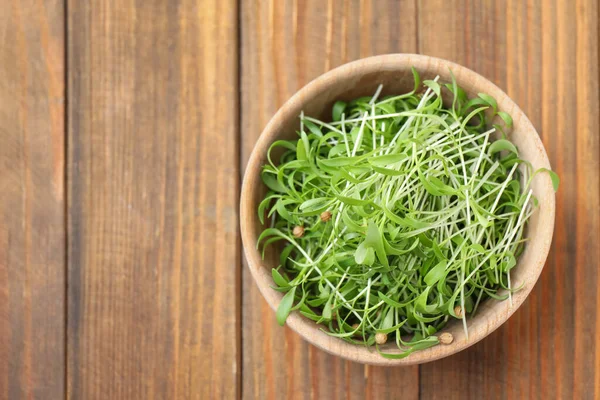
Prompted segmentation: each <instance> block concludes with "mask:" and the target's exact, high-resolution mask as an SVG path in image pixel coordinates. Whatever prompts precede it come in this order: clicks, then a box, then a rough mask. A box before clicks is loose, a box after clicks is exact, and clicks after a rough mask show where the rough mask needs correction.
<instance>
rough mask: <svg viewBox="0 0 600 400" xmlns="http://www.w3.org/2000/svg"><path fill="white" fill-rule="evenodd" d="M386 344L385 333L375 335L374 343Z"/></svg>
mask: <svg viewBox="0 0 600 400" xmlns="http://www.w3.org/2000/svg"><path fill="white" fill-rule="evenodd" d="M385 342H387V333H381V332H379V333H376V334H375V343H377V344H385Z"/></svg>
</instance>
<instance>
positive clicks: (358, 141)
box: [352, 111, 369, 157]
mask: <svg viewBox="0 0 600 400" xmlns="http://www.w3.org/2000/svg"><path fill="white" fill-rule="evenodd" d="M368 115H369V113H368V112H366V111H365V118H363V120H362V122H361V124H360V129H359V130H358V136H357V137H356V143H354V148H353V149H352V157H354V156H355V155H356V150H358V148H359V147H360V145H361V143H362V137H363V132H364V130H365V122H367V120H366V118H367V116H368Z"/></svg>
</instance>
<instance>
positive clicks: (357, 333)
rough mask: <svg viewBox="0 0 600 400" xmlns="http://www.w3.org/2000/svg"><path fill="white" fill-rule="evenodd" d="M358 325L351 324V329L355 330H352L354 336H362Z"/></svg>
mask: <svg viewBox="0 0 600 400" xmlns="http://www.w3.org/2000/svg"><path fill="white" fill-rule="evenodd" d="M359 326H360V325H359V324H352V330H353V331H356V332H354V336H356V337H361V336H362V332H361V331H359V330H358V327H359Z"/></svg>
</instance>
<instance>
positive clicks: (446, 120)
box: [258, 70, 557, 358]
mask: <svg viewBox="0 0 600 400" xmlns="http://www.w3.org/2000/svg"><path fill="white" fill-rule="evenodd" d="M413 75H414V80H415V85H414V90H413V91H411V92H410V93H406V94H403V95H399V96H385V97H381V98H380V97H379V94H380V92H381V87H379V88H378V90H377V92H376V93H375V94H374V95H373V96H372V97H361V98H358V99H355V100H353V101H351V102H349V103H344V102H341V101H338V102H336V103H335V105H334V106H333V110H332V120H333V121H332V122H323V121H320V120H318V119H314V118H310V117H308V116H304V115H301V116H300V132H298V135H299V139H298V140H291V141H283V140H280V141H276V142H275V143H273V144H272V146H271V147H270V149H269V157H268V160H269V163H268V164H267V165H265V166H264V168H263V171H262V179H263V181H264V183H265V184H266V185H267V186H268V188H269V189H270V190H269V192H268V193H267V195H266V196H265V198H264V200H263V201H262V202H261V203H260V206H259V209H258V214H259V217H260V219H261V222H262V223H263V224H264V223H265V222H266V223H267V224H270V227H269V228H266V229H265V230H264V231H263V233H262V234H261V235H260V237H259V245H262V246H263V248H264V247H266V246H267V245H269V244H271V243H273V242H276V241H280V240H283V242H284V247H283V250H282V251H281V253H280V266H279V268H278V269H273V270H272V275H273V280H274V282H275V284H276V287H275V289H276V290H279V291H281V292H285V293H286V294H285V295H284V297H283V299H282V301H281V303H280V306H279V308H278V310H277V320H278V322H279V323H280V324H282V325H283V324H284V323H285V320H286V318H287V316H288V315H289V313H290V312H291V311H293V310H298V311H299V312H300V313H301V314H302V315H304V316H305V317H307V318H310V319H312V320H314V321H316V322H317V323H319V324H323V325H324V327H326V328H325V329H324V330H325V331H326V332H327V333H328V334H330V335H332V336H336V337H339V338H342V339H344V340H346V341H349V342H352V343H364V344H366V345H368V346H371V345H377V349H378V351H380V353H381V354H382V355H383V356H384V357H388V358H402V357H406V356H408V355H409V354H410V353H412V352H413V351H416V350H420V349H425V348H428V347H431V346H434V345H437V344H438V343H440V342H441V343H445V344H448V343H450V342H452V340H453V338H452V336H451V334H449V333H442V334H441V335H436V333H437V332H439V331H440V330H441V329H442V328H443V327H444V326H445V325H446V324H447V322H448V321H449V320H451V319H453V318H456V319H461V320H462V324H463V326H464V329H465V333H466V334H467V335H468V331H467V323H466V318H467V317H469V316H472V315H474V314H475V313H476V312H477V309H478V307H479V306H480V305H481V302H482V301H483V300H485V299H487V298H493V299H497V300H505V299H510V300H511V293H512V292H514V291H515V290H518V289H519V288H516V287H514V286H513V285H512V284H511V279H510V272H511V269H512V268H513V267H514V266H515V265H516V263H517V261H516V260H517V258H518V257H519V255H520V254H521V252H522V251H523V247H524V243H525V240H526V239H525V238H524V236H523V232H524V229H525V226H526V223H527V220H528V218H529V217H530V216H531V215H532V213H533V212H534V209H535V206H536V203H537V202H536V200H535V198H534V197H533V196H532V190H531V189H530V187H529V184H530V182H531V178H532V177H533V175H535V174H532V170H531V167H530V165H529V164H528V163H527V162H526V161H524V160H521V159H520V158H519V155H518V151H517V149H516V147H515V146H514V145H513V144H512V143H511V142H510V141H509V140H507V139H506V134H505V132H506V130H508V129H510V127H511V125H512V119H511V117H510V116H509V115H508V114H506V113H503V112H501V111H498V110H497V104H496V101H495V100H494V99H493V98H492V97H490V96H488V95H486V94H479V96H478V97H476V98H472V99H469V98H468V97H467V95H466V93H465V92H464V91H463V90H462V89H461V88H460V87H458V86H457V85H456V82H455V81H454V79H453V82H451V83H448V84H441V83H439V82H438V78H436V79H434V80H433V81H424V82H423V85H421V82H420V78H419V75H418V74H417V73H416V71H414V70H413ZM442 91H449V93H450V94H451V95H452V96H451V97H453V100H452V103H451V104H448V105H447V106H445V105H444V104H443V103H442V96H441V95H442ZM492 121H499V122H500V125H498V124H493V125H492V126H489V125H490V124H491V122H492ZM276 148H278V149H279V148H280V150H279V151H278V153H281V152H282V151H281V150H283V155H282V156H281V157H279V159H277V160H274V159H273V157H272V153H274V152H273V150H275V149H276ZM538 171H539V170H538ZM548 172H549V173H550V174H551V177H552V180H553V182H555V181H556V183H557V177H556V176H555V175H554V173H552V172H551V171H548ZM265 216H266V217H267V220H266V221H265ZM501 289H506V290H504V291H501ZM501 293H504V294H501ZM386 342H395V343H396V345H397V346H398V348H399V349H400V352H395V353H387V352H382V351H381V349H380V348H379V345H381V344H384V343H386Z"/></svg>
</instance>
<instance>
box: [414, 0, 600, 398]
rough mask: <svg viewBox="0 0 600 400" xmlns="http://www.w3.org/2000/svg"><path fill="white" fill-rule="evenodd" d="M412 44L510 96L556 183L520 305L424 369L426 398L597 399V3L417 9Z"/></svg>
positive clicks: (599, 153) (599, 150)
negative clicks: (539, 263)
mask: <svg viewBox="0 0 600 400" xmlns="http://www.w3.org/2000/svg"><path fill="white" fill-rule="evenodd" d="M440 21H448V23H440ZM419 45H420V46H419V51H420V52H422V53H424V54H428V55H434V56H439V57H444V58H447V59H450V60H452V61H456V62H458V63H461V64H463V65H465V66H467V67H470V68H472V69H474V70H475V71H477V72H479V73H481V74H483V75H484V76H486V77H488V78H490V79H492V80H494V81H495V82H496V84H498V85H499V86H500V87H501V88H503V89H504V90H506V91H507V93H508V94H509V95H510V96H511V97H512V98H513V99H514V100H515V101H516V102H517V104H519V106H520V107H521V108H522V109H523V110H524V111H525V112H526V114H527V115H528V116H529V118H530V119H531V121H532V122H533V124H534V126H535V127H536V128H537V130H538V132H540V135H541V138H542V140H543V142H544V145H545V147H546V149H547V151H548V155H549V157H550V159H551V163H552V166H553V169H554V170H555V171H556V172H557V173H558V174H559V175H560V176H561V179H562V182H561V188H560V190H559V192H558V193H557V215H556V228H555V235H554V242H553V247H552V250H551V253H550V256H549V259H548V262H547V263H546V268H545V270H544V272H543V273H542V276H541V278H540V281H539V282H538V284H537V285H536V287H535V288H534V290H533V292H532V293H531V295H530V297H529V299H528V301H527V302H526V303H525V304H524V305H523V306H522V307H521V308H520V309H519V310H518V311H517V313H516V314H515V315H514V316H513V317H512V318H511V319H510V320H509V321H508V323H506V324H505V325H504V326H503V327H502V328H501V329H499V330H498V331H496V332H495V333H494V334H492V335H491V336H490V337H488V338H487V339H485V340H484V341H483V342H481V343H479V344H477V345H475V346H474V347H473V348H471V349H467V350H466V351H464V352H462V353H460V354H458V355H456V356H453V357H450V358H448V359H445V360H442V361H440V362H436V363H431V364H426V365H423V366H422V367H421V378H422V379H421V382H423V384H422V385H421V396H422V398H423V399H433V398H444V399H446V398H455V399H459V398H460V399H465V398H472V399H481V398H486V399H493V398H511V399H512V398H527V399H537V398H539V399H546V398H565V399H567V398H577V399H586V398H590V399H591V398H594V396H595V395H596V396H598V395H599V394H600V393H599V392H598V390H599V389H598V388H599V387H600V372H598V371H599V370H598V367H599V366H600V359H599V357H600V336H599V335H598V329H599V328H600V312H599V311H598V309H599V308H598V304H599V302H600V296H599V295H598V294H599V293H598V289H597V287H598V279H599V275H598V269H599V268H600V253H599V252H600V242H599V240H600V236H599V230H600V221H599V210H600V203H599V196H600V187H599V181H598V171H599V170H600V167H599V158H600V147H599V138H598V137H599V123H600V117H599V111H598V107H599V104H598V95H599V93H598V79H599V76H598V74H599V71H598V3H597V1H577V2H573V3H566V2H562V1H552V0H548V1H534V2H521V1H511V0H507V1H496V2H479V1H460V2H452V3H448V2H442V1H437V0H436V1H426V2H425V1H423V2H421V3H420V8H419ZM425 377H427V379H426V380H425ZM425 382H426V383H425ZM594 391H596V393H594Z"/></svg>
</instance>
